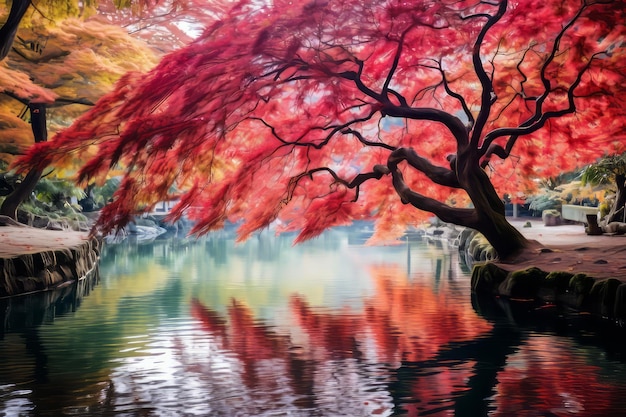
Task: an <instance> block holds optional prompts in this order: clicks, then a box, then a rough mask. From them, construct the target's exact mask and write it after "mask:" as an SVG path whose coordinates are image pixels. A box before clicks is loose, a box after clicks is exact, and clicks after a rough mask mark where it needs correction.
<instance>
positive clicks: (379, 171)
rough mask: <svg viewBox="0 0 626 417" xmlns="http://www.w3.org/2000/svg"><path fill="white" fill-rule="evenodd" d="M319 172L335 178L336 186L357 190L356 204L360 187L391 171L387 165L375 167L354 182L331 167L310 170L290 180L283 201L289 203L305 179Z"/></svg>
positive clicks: (360, 175) (359, 175)
mask: <svg viewBox="0 0 626 417" xmlns="http://www.w3.org/2000/svg"><path fill="white" fill-rule="evenodd" d="M317 172H327V173H328V174H330V175H331V176H332V177H333V179H334V182H333V183H334V184H341V185H343V186H344V187H346V188H349V189H355V195H354V199H353V200H352V202H355V201H357V200H358V199H359V192H360V187H361V185H362V184H363V183H364V182H365V181H368V180H372V179H375V180H379V179H381V178H382V177H383V176H384V175H388V174H389V169H388V168H387V167H386V166H385V165H374V167H373V168H372V171H371V172H366V173H361V174H358V175H357V176H356V177H354V179H353V180H352V181H348V180H345V179H343V178H341V177H340V176H339V175H338V174H337V173H336V172H335V171H334V170H333V169H331V168H329V167H319V168H313V169H309V170H307V171H304V172H301V173H300V174H298V175H296V176H294V177H292V178H291V179H290V180H289V184H288V185H287V196H286V197H285V199H284V200H283V203H287V202H289V201H290V200H291V199H292V198H293V193H294V191H295V189H296V187H297V186H298V184H299V183H300V181H301V180H302V179H303V178H306V177H308V178H311V179H313V174H315V173H317ZM331 185H332V184H331Z"/></svg>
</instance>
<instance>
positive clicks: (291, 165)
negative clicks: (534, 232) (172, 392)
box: [21, 0, 626, 257]
mask: <svg viewBox="0 0 626 417" xmlns="http://www.w3.org/2000/svg"><path fill="white" fill-rule="evenodd" d="M625 5H626V4H625V2H624V1H623V0H600V1H587V0H585V1H581V0H563V1H559V2H545V1H537V0H520V1H518V2H511V3H509V2H508V1H506V0H501V1H495V0H494V1H490V0H484V1H465V0H461V1H459V0H440V1H432V0H430V1H429V0H412V1H411V0H403V1H393V0H392V1H382V2H381V1H374V0H342V1H338V0H327V1H323V0H314V1H311V2H308V3H301V2H293V1H282V0H277V1H271V2H256V1H240V2H237V3H236V4H234V5H233V3H232V2H226V1H225V2H224V3H220V2H217V1H216V2H211V3H210V4H207V6H206V7H208V8H211V10H212V12H213V14H214V15H215V16H217V20H216V21H215V23H214V24H212V25H211V26H209V27H208V28H207V29H206V30H205V31H204V33H203V34H202V35H201V36H200V37H199V38H198V39H197V40H196V41H194V42H193V43H191V44H189V46H187V47H185V48H182V49H180V50H177V51H175V52H173V53H171V54H170V55H168V56H166V57H165V58H164V59H163V60H162V61H161V63H160V64H159V65H158V66H157V67H156V68H155V69H154V70H152V71H151V72H149V73H147V74H138V73H129V74H127V75H126V76H125V77H124V78H123V79H122V80H121V81H120V82H119V83H118V85H117V88H116V90H115V91H114V92H112V93H111V94H108V95H107V96H105V97H103V98H102V99H101V100H100V101H99V102H98V103H97V105H96V106H95V108H93V109H92V110H91V111H90V112H88V113H87V114H85V116H84V117H82V118H81V119H79V120H78V121H77V122H76V123H74V124H73V125H72V126H71V127H70V128H68V129H67V130H65V131H64V132H62V133H61V134H59V135H57V137H56V138H55V139H54V140H53V141H52V142H49V143H47V144H41V145H38V146H36V147H35V148H33V149H32V150H31V151H30V152H29V154H28V155H27V157H26V158H24V159H23V160H22V165H21V166H26V165H30V166H32V165H40V166H43V165H48V164H63V163H64V162H65V161H67V159H68V158H71V156H72V155H73V154H75V153H76V152H82V151H83V150H84V149H86V148H87V147H95V148H96V149H97V152H98V154H97V157H94V158H92V159H90V160H89V161H87V162H86V163H85V165H84V166H83V168H82V170H81V171H80V174H79V176H78V180H79V181H85V180H87V179H90V178H94V177H95V178H102V176H103V175H105V174H106V172H107V171H108V170H109V169H110V168H111V167H115V166H123V167H124V169H125V173H126V174H125V177H124V179H123V181H122V184H121V188H120V189H119V191H118V193H117V195H116V198H115V200H114V201H113V202H112V203H111V204H110V205H109V206H107V207H106V208H105V209H104V211H103V213H102V216H101V218H100V222H99V226H100V227H102V229H103V230H104V231H109V230H111V229H112V228H114V227H115V226H116V225H121V224H124V223H125V222H127V221H129V220H130V219H132V216H133V215H135V214H137V213H138V212H140V211H141V210H148V209H150V208H151V207H152V206H153V205H154V204H155V203H156V202H157V201H158V200H161V199H165V198H168V192H169V190H170V189H171V188H172V186H176V187H177V188H178V189H182V190H185V193H184V195H183V196H182V198H181V200H180V203H179V204H178V205H177V207H176V210H175V212H174V214H173V216H172V218H173V219H175V218H176V217H177V216H180V215H182V213H183V212H186V213H188V214H189V215H190V216H191V217H193V218H195V219H196V221H197V223H196V224H195V228H194V229H193V232H198V233H203V232H207V231H209V230H213V229H216V228H220V227H222V226H223V225H224V224H225V222H226V221H231V222H241V226H240V228H239V236H240V238H246V237H247V236H249V235H250V234H251V233H252V232H254V231H255V230H258V229H260V228H264V227H267V226H268V225H269V224H271V223H273V222H275V224H277V225H278V227H279V230H299V231H300V235H299V236H298V238H297V241H300V240H303V239H307V238H310V237H313V236H316V235H317V234H319V233H320V232H321V231H322V230H324V229H325V228H328V227H331V226H335V225H343V224H347V223H350V222H351V221H352V220H354V219H375V220H376V233H375V237H374V239H382V238H390V237H398V236H400V235H401V234H402V233H403V232H404V230H405V228H406V226H407V225H411V224H414V223H415V222H418V221H420V219H423V218H424V212H428V213H432V214H434V215H436V216H437V217H439V218H440V219H441V220H443V221H445V222H451V223H455V224H458V225H462V226H467V227H470V228H473V229H476V230H478V231H480V232H481V233H483V235H484V236H485V237H486V238H487V239H488V240H489V241H490V242H491V244H492V245H493V246H494V247H495V249H496V250H497V251H498V253H499V255H500V256H501V257H508V256H510V255H512V254H514V253H516V252H517V251H518V250H520V249H522V248H523V247H525V246H526V245H527V243H528V242H527V241H526V240H525V238H524V237H523V236H522V235H521V234H520V233H519V232H518V231H517V230H516V229H515V228H514V227H513V226H511V225H510V224H509V223H508V222H507V220H506V218H505V212H504V204H503V202H502V200H501V195H502V194H503V193H505V192H507V193H514V192H518V191H527V190H529V189H532V187H533V186H534V185H533V181H532V180H533V178H535V177H537V176H548V175H553V174H555V173H557V172H559V171H561V170H569V169H572V168H573V167H575V166H579V165H582V164H584V163H586V162H589V161H592V160H595V159H596V158H597V157H598V156H600V155H602V154H604V153H607V152H618V151H621V150H623V148H624V144H625V135H624V134H625V132H626V131H625V130H624V120H625V119H624V110H625V109H624V101H623V97H624V90H625V89H626V80H625V78H624V62H626V60H625V56H624V55H625V54H624V51H625V50H624V35H625V32H626V29H625V26H624V22H626V16H625V14H626V13H625V10H626V7H624V6H625Z"/></svg>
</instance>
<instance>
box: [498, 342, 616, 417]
mask: <svg viewBox="0 0 626 417" xmlns="http://www.w3.org/2000/svg"><path fill="white" fill-rule="evenodd" d="M573 352H574V348H573V347H572V346H571V345H570V344H569V341H567V340H566V339H559V340H558V344H555V341H554V338H552V337H550V338H549V337H533V338H531V339H528V340H527V342H526V343H525V345H524V347H523V349H522V350H520V351H519V352H518V353H516V354H515V355H512V356H511V357H509V359H508V362H507V366H506V368H505V369H504V371H502V372H500V374H499V375H498V381H499V384H498V386H497V392H498V395H497V396H496V398H495V404H496V406H497V411H496V413H495V414H494V416H502V417H504V416H513V415H514V416H519V417H531V416H536V415H537V412H538V410H540V411H543V412H544V413H551V414H549V415H551V416H572V415H578V416H585V417H592V416H598V417H599V416H612V415H615V414H612V413H611V397H612V395H611V394H612V391H613V388H612V387H611V386H610V385H608V384H604V383H603V382H602V381H601V380H600V377H599V375H598V368H597V367H595V366H592V365H582V366H581V365H577V366H576V367H574V366H572V364H574V363H575V364H580V363H582V362H583V361H582V360H580V358H575V357H574V355H573ZM545 415H548V414H545ZM619 415H621V414H619Z"/></svg>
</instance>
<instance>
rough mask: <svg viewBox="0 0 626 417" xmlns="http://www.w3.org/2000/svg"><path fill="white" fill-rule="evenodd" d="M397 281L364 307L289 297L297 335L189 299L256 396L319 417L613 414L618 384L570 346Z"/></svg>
mask: <svg viewBox="0 0 626 417" xmlns="http://www.w3.org/2000/svg"><path fill="white" fill-rule="evenodd" d="M397 274H398V271H397V270H393V269H390V270H387V269H385V268H384V267H375V268H373V270H372V276H373V277H374V279H375V280H376V285H377V291H376V293H375V296H373V297H371V298H370V299H368V300H366V302H365V304H364V307H363V309H362V310H361V311H354V310H353V309H352V310H348V309H346V310H345V311H337V310H328V309H322V308H315V307H313V306H311V305H309V303H308V302H307V300H306V297H304V296H303V295H293V296H292V297H291V300H290V314H291V320H292V323H293V326H292V327H291V328H290V329H278V328H271V327H269V326H268V325H267V324H265V323H264V322H263V321H260V320H256V319H255V317H254V315H253V314H252V312H251V310H250V309H249V308H248V307H247V306H246V305H244V304H242V303H240V302H238V301H236V300H233V301H232V303H231V305H230V306H229V308H228V313H227V315H225V316H223V315H220V314H218V313H217V312H216V311H213V310H212V309H210V308H208V307H207V306H205V305H203V303H202V302H201V301H200V300H198V299H194V300H193V301H192V314H193V316H194V317H195V318H196V319H198V320H199V321H200V322H201V323H202V327H203V329H204V330H205V331H207V332H209V333H210V334H211V335H212V336H213V337H214V340H215V341H216V343H218V344H219V348H220V349H221V350H223V351H225V352H229V353H230V354H233V355H235V357H236V358H237V360H238V361H239V362H240V363H241V379H242V381H243V382H244V384H245V389H246V390H248V392H249V395H252V396H254V394H253V393H265V394H267V393H276V392H281V391H282V392H283V393H284V392H285V391H286V390H288V391H289V393H290V395H292V396H293V397H294V401H293V403H294V404H297V405H298V406H299V407H300V408H302V409H303V410H310V411H311V412H312V413H313V414H312V415H351V416H352V415H355V416H356V415H408V416H423V415H455V416H472V417H474V416H487V415H489V416H512V415H515V416H561V415H584V416H596V415H598V416H599V415H611V414H610V410H611V403H612V398H611V396H612V395H614V394H612V388H611V387H610V385H608V384H603V383H602V381H601V378H600V376H599V375H598V369H597V367H594V366H593V365H588V366H583V367H577V368H573V367H571V365H570V363H578V364H580V363H581V360H580V358H578V359H577V360H574V359H575V358H572V357H571V356H572V355H573V353H572V352H574V351H575V349H574V348H573V347H572V346H569V343H571V342H570V341H569V339H564V340H563V343H562V344H559V345H557V346H554V345H551V340H553V338H551V337H550V338H549V337H541V336H540V335H535V336H532V337H529V333H528V332H524V331H522V330H520V329H518V328H517V327H516V326H512V325H511V323H506V322H505V321H502V320H500V319H498V320H494V321H492V322H488V321H486V320H484V319H483V318H481V317H480V316H478V315H476V312H475V311H473V310H472V309H471V307H470V308H467V306H466V305H460V304H459V303H458V302H457V303H454V302H451V301H450V302H449V300H447V297H448V296H447V295H446V294H445V293H444V292H441V293H438V292H435V291H433V289H432V288H430V287H428V286H426V285H422V284H420V283H419V282H414V283H411V282H409V281H407V280H406V279H401V280H400V282H398V279H397ZM448 292H449V291H448ZM570 359H571V361H570ZM583 359H584V358H583ZM583 362H584V361H583ZM281 383H284V384H285V386H282V387H281V386H280V384H281ZM590 398H593V399H594V401H595V402H593V403H591V402H590ZM257 405H258V404H257ZM268 407H271V405H270V404H269V403H268ZM312 410H315V411H314V412H313V411H312ZM328 413H330V414H328Z"/></svg>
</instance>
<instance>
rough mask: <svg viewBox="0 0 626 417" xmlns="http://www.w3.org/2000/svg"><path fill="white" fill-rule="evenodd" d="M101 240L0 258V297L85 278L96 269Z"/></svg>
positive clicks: (51, 287) (48, 287)
mask: <svg viewBox="0 0 626 417" xmlns="http://www.w3.org/2000/svg"><path fill="white" fill-rule="evenodd" d="M101 249H102V241H101V240H99V239H97V238H95V237H91V238H90V239H88V240H86V241H85V242H84V243H82V244H81V245H79V246H77V247H72V248H65V249H56V250H51V251H42V252H36V253H32V254H23V255H18V256H16V257H13V258H0V297H9V296H14V295H20V294H26V293H31V292H36V291H45V290H50V289H54V288H56V287H58V286H59V285H62V284H64V283H66V282H69V281H74V280H76V279H80V278H82V277H84V276H86V275H87V274H88V273H89V272H90V271H91V270H93V268H95V267H97V263H98V259H99V257H100V251H101Z"/></svg>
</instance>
